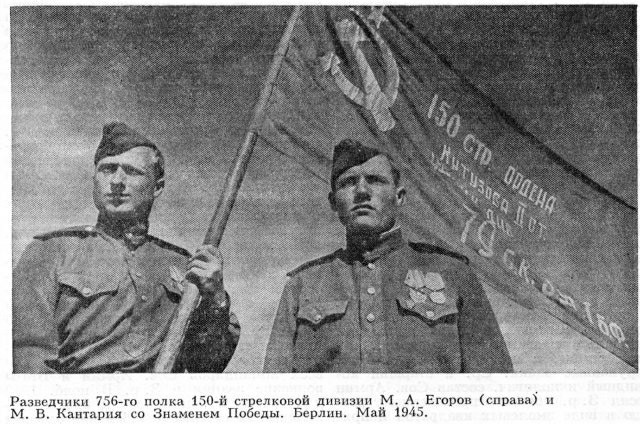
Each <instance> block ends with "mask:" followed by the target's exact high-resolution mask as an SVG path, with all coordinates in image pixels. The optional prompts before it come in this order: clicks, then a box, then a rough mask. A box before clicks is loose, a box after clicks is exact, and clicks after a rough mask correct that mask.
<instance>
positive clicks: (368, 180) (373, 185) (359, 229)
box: [329, 155, 405, 235]
mask: <svg viewBox="0 0 640 424" xmlns="http://www.w3.org/2000/svg"><path fill="white" fill-rule="evenodd" d="M404 199H405V189H404V187H401V186H396V184H395V182H394V181H393V173H392V171H391V164H390V163H389V159H387V157H386V156H383V155H378V156H374V157H373V158H371V159H369V160H368V161H366V162H364V163H363V164H361V165H357V166H354V167H351V168H349V169H347V170H346V171H345V172H343V173H342V174H340V176H338V178H337V179H336V182H335V190H334V191H333V192H331V193H330V194H329V202H330V203H331V209H333V210H334V211H335V212H337V213H338V217H339V218H340V222H342V224H343V225H344V226H345V227H346V229H347V233H348V234H356V233H361V234H365V235H367V234H379V233H382V232H384V231H387V230H390V229H391V228H392V227H393V226H394V224H395V222H396V217H397V216H398V212H399V208H400V206H402V205H403V204H404Z"/></svg>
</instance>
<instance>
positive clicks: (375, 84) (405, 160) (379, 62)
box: [258, 7, 638, 368]
mask: <svg viewBox="0 0 640 424" xmlns="http://www.w3.org/2000/svg"><path fill="white" fill-rule="evenodd" d="M398 15H400V14H398ZM398 15H396V14H394V13H393V11H392V10H391V11H390V10H384V11H383V9H381V8H366V9H365V8H352V9H348V8H324V7H322V8H320V7H318V8H315V7H308V8H305V9H304V10H303V12H302V14H301V16H300V18H299V19H298V21H297V22H296V25H295V28H294V32H293V37H292V39H291V41H290V43H289V47H288V49H287V52H286V56H285V58H284V61H283V65H282V68H281V69H280V72H279V74H278V77H277V79H276V82H275V84H274V86H273V90H272V94H271V97H270V99H269V102H268V106H267V110H266V120H265V121H264V124H263V125H262V127H261V128H259V129H258V130H259V134H260V136H261V137H262V138H263V139H264V140H265V141H267V142H268V143H269V144H271V145H272V146H273V147H274V148H276V149H277V150H279V151H280V152H282V153H283V154H285V155H286V156H288V157H290V158H291V159H292V160H295V161H297V162H299V163H301V164H303V165H304V166H305V167H306V168H307V169H308V170H309V171H310V172H313V173H314V174H315V175H317V176H319V177H320V178H324V179H325V180H328V175H329V165H330V158H331V152H332V148H333V145H334V144H335V143H336V142H338V141H339V140H341V139H343V138H347V137H349V138H353V139H360V140H364V141H368V142H370V143H376V144H377V145H379V146H380V147H381V148H382V149H384V150H386V151H387V152H389V154H390V155H391V156H392V157H393V158H394V161H395V162H396V163H397V165H398V166H399V168H400V169H401V170H402V172H403V176H404V183H405V186H407V188H408V192H409V195H410V200H409V202H408V205H407V207H406V208H405V212H404V214H403V225H404V226H405V228H408V229H410V230H411V231H412V232H413V233H414V234H415V235H416V236H419V237H421V238H427V239H431V238H434V237H435V238H437V239H439V240H441V241H443V242H444V243H446V244H447V245H448V246H449V247H450V248H451V249H453V250H456V251H459V252H461V253H463V254H465V255H466V256H468V257H469V259H470V260H471V264H472V266H473V267H474V268H475V269H476V271H477V272H478V274H479V275H480V276H481V277H482V278H483V280H484V281H485V282H486V283H487V284H490V285H491V286H493V287H495V288H496V289H498V290H499V291H500V292H502V293H504V294H505V295H507V296H508V297H510V298H511V299H513V300H515V301H517V302H518V303H520V304H522V305H525V306H527V307H530V308H533V307H535V308H541V309H543V310H545V311H547V312H549V313H551V314H552V315H553V316H555V317H557V318H559V319H560V320H562V321H563V322H565V323H567V324H568V325H570V326H571V327H572V328H574V329H576V330H577V331H579V332H580V333H582V334H584V335H585V336H587V337H589V338H590V339H592V340H594V341H595V342H597V343H598V344H600V345H601V346H603V347H605V348H606V349H607V350H609V351H611V352H612V353H614V354H615V355H617V356H618V357H620V358H622V359H623V360H624V361H626V362H627V363H629V364H631V365H633V366H635V367H636V368H637V358H638V355H637V352H638V350H637V333H638V330H637V256H636V252H637V231H636V221H637V214H636V210H635V209H634V208H632V207H630V206H628V205H627V204H625V203H624V202H623V201H622V200H620V199H619V198H617V197H615V196H614V195H612V194H611V193H609V192H608V191H607V190H606V189H604V188H602V187H601V186H599V185H598V184H597V183H596V182H594V181H593V180H592V179H590V178H589V177H588V176H587V175H584V174H583V173H582V172H580V170H578V169H576V168H575V167H573V166H572V165H571V164H570V162H568V161H566V160H565V159H563V158H562V157H560V156H559V155H557V154H555V153H554V152H553V151H552V150H550V149H549V148H547V147H546V146H545V145H544V144H543V143H541V142H540V141H539V140H537V139H536V138H535V137H533V136H532V135H531V134H529V133H527V132H526V131H525V130H523V129H522V127H520V126H519V125H518V123H517V122H515V121H514V120H513V119H512V118H511V117H510V115H509V114H508V113H507V112H505V111H504V110H502V109H500V107H499V106H498V105H496V104H494V103H493V102H492V101H491V99H489V98H487V97H486V96H484V95H483V94H482V93H481V92H480V91H478V90H477V89H476V88H475V87H473V86H472V85H471V84H470V83H469V82H468V81H467V80H466V79H465V78H464V76H462V75H460V74H459V73H457V72H456V71H455V70H454V69H452V68H451V67H450V66H449V65H448V63H447V62H446V59H445V58H443V57H441V56H440V55H439V54H438V53H437V52H436V51H434V49H433V48H432V46H431V44H430V43H429V42H428V40H425V39H423V38H421V37H420V36H419V35H417V34H416V33H415V32H414V31H412V29H411V28H412V27H413V25H416V23H415V22H411V20H410V16H409V17H407V16H403V17H402V18H400V17H399V16H398Z"/></svg>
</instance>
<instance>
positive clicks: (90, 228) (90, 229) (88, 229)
mask: <svg viewBox="0 0 640 424" xmlns="http://www.w3.org/2000/svg"><path fill="white" fill-rule="evenodd" d="M84 230H85V231H93V227H92V226H91V225H89V226H86V227H84Z"/></svg>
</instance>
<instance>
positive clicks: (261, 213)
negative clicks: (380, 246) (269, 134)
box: [11, 6, 637, 372]
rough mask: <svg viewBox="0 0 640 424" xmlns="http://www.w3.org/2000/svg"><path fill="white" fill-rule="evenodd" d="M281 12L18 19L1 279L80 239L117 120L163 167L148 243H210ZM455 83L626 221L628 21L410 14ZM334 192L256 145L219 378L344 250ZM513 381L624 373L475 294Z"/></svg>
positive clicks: (632, 44) (584, 346)
mask: <svg viewBox="0 0 640 424" xmlns="http://www.w3.org/2000/svg"><path fill="white" fill-rule="evenodd" d="M290 13H291V8H290V7H274V6H271V7H256V6H251V7H249V6H245V7H12V8H11V60H12V63H11V86H12V93H11V95H12V136H13V139H12V148H13V157H12V163H13V168H12V169H13V199H12V204H13V239H12V242H13V263H14V265H15V263H16V261H17V260H18V259H19V257H20V254H21V253H22V252H23V250H24V248H25V247H26V245H27V244H28V243H29V241H30V240H31V238H32V237H33V235H35V234H37V233H40V232H45V231H50V230H53V229H57V228H61V227H65V226H71V225H80V224H92V223H94V222H95V219H96V212H95V209H94V206H93V201H92V181H91V178H92V175H93V163H92V161H93V153H94V151H95V148H96V147H97V145H98V142H99V140H100V137H101V134H102V126H103V125H104V124H105V123H107V122H110V121H114V120H121V121H125V122H126V123H127V124H129V125H130V126H132V127H133V128H135V129H137V130H139V131H140V132H141V133H143V134H145V135H146V136H148V137H149V138H150V139H152V140H153V141H154V142H156V143H157V144H158V146H159V147H160V148H161V150H162V151H163V153H164V154H165V157H166V159H167V175H166V181H167V186H166V189H165V192H164V193H163V195H162V196H161V198H160V199H159V200H158V201H157V202H156V205H155V210H154V212H153V214H152V216H151V233H153V234H154V235H156V236H158V237H161V238H163V239H166V240H168V241H170V242H173V243H175V244H178V245H180V246H183V247H185V248H188V249H190V250H193V249H195V247H197V246H198V245H199V244H200V243H201V241H202V239H203V237H204V232H205V231H206V229H207V226H208V223H209V220H210V219H211V215H212V213H213V209H214V207H215V204H216V202H217V199H218V196H219V194H220V190H221V188H222V184H223V181H224V176H225V174H226V172H227V169H228V167H229V165H230V163H231V161H232V159H233V157H234V154H235V150H236V148H237V146H238V145H239V144H240V142H241V140H242V138H243V136H244V133H245V131H246V128H247V125H248V122H249V119H250V117H251V112H252V109H253V106H254V104H255V102H256V101H257V98H258V93H259V91H260V89H261V86H262V82H263V81H264V78H265V76H266V73H267V69H268V67H269V65H270V63H271V60H272V55H273V52H274V50H275V48H276V45H277V43H278V41H279V39H280V37H281V35H282V32H283V30H284V27H285V25H286V21H287V19H288V17H289V14H290ZM403 14H411V15H413V17H414V19H415V21H416V22H421V26H420V27H419V28H418V30H419V31H420V32H422V33H423V34H424V35H426V36H427V37H428V38H429V39H430V40H431V41H432V42H433V44H434V45H435V46H436V47H437V49H438V50H439V51H440V52H441V53H443V54H444V55H445V56H446V57H447V58H448V59H449V60H450V61H451V63H452V65H453V66H454V67H456V68H457V69H459V70H460V71H461V72H462V73H463V74H464V75H465V76H466V77H467V78H468V79H469V80H470V81H472V82H473V83H474V84H475V85H476V86H477V87H479V88H480V90H482V91H483V92H484V93H486V94H488V95H489V96H490V97H491V98H492V99H493V100H494V101H495V102H496V103H497V104H498V105H500V106H501V107H502V108H503V109H505V110H507V111H508V112H509V113H510V114H511V115H512V116H514V117H515V118H516V120H517V121H518V122H519V123H520V124H521V125H522V126H523V127H524V128H525V129H527V130H528V131H530V132H531V133H533V134H534V135H535V136H536V137H537V138H538V139H540V140H542V141H543V142H545V143H546V144H548V145H549V146H550V147H552V148H553V149H554V150H555V151H556V152H558V153H559V154H560V155H562V156H563V157H564V158H566V159H567V160H568V161H569V162H571V163H572V164H573V165H575V166H576V167H578V168H579V169H581V170H582V171H583V172H585V173H586V174H587V175H589V176H590V177H591V178H592V179H594V180H595V181H597V182H598V183H600V184H601V185H603V186H604V187H605V188H607V189H608V190H609V191H611V192H612V193H614V194H616V195H617V196H620V197H621V198H622V199H624V200H625V202H627V203H628V204H630V205H632V206H634V207H636V206H637V166H636V151H637V150H636V149H637V148H636V133H637V128H636V84H637V81H636V78H637V77H636V75H637V69H636V66H637V65H636V63H637V62H636V9H635V6H615V7H613V6H606V7H605V6H580V7H575V6H536V7H529V6H526V7H525V6H509V7H506V6H503V7H488V6H485V7H478V6H474V7H450V6H447V7H413V8H410V9H407V10H404V11H403ZM328 190H329V187H328V186H327V185H326V184H325V183H324V182H322V181H319V180H317V179H315V178H314V177H313V176H311V175H310V174H308V173H306V172H305V171H304V170H303V169H302V168H301V167H300V166H298V165H297V164H295V163H292V162H289V161H287V160H286V159H285V158H284V157H282V156H281V155H280V154H279V153H277V152H275V151H274V150H272V149H271V148H269V147H268V146H266V144H264V143H260V142H259V143H258V145H257V147H256V150H255V152H254V155H253V157H252V159H251V163H250V166H249V170H248V173H247V176H246V179H245V182H244V183H243V185H242V189H241V191H240V194H239V197H238V200H237V202H236V206H235V208H234V211H233V213H232V215H231V218H230V221H229V224H228V226H227V230H226V232H225V236H224V239H223V243H222V246H221V247H222V250H223V254H224V255H225V285H226V287H227V290H228V291H229V293H230V295H231V298H232V308H233V310H234V311H235V312H236V314H237V315H238V318H239V319H240V322H241V324H242V336H241V339H240V345H239V346H238V349H237V350H236V353H235V356H234V358H233V359H232V361H231V363H230V364H229V367H228V368H227V372H259V371H260V370H261V367H262V361H263V356H264V350H265V347H266V343H267V339H268V337H269V333H270V330H271V325H272V321H273V317H274V315H275V309H276V307H277V302H278V301H279V298H280V294H281V291H282V287H283V285H284V283H285V281H286V277H285V274H286V272H287V271H289V270H291V269H293V268H295V267H296V266H298V265H299V264H300V263H302V262H304V261H307V260H309V259H312V258H315V257H317V256H320V255H323V254H326V253H329V252H331V251H333V250H335V249H337V248H339V247H341V245H342V244H343V238H344V234H343V230H342V227H341V225H340V224H339V222H338V220H337V219H336V218H335V216H333V213H332V212H331V210H330V208H329V205H328V203H327V201H326V194H327V192H328ZM485 289H486V290H487V293H488V295H489V298H490V301H491V303H492V306H493V308H494V311H495V313H496V316H497V318H498V320H499V322H500V325H501V329H502V331H503V334H504V336H505V339H506V341H507V344H508V347H509V350H510V352H511V355H512V359H513V362H514V366H515V369H516V371H518V372H634V370H633V368H631V367H630V366H628V365H627V364H625V363H624V362H622V361H621V360H619V359H618V358H616V357H615V356H613V355H612V354H610V353H609V352H607V351H606V350H604V349H602V348H601V347H599V346H597V345H596V344H594V343H593V342H591V341H589V340H588V339H586V338H584V337H582V336H580V335H579V334H577V333H576V332H575V331H574V330H572V329H570V328H568V327H566V326H565V325H564V324H562V323H561V322H559V321H557V320H555V319H554V318H551V317H550V316H548V315H547V314H545V313H542V312H536V311H530V310H527V309H525V308H523V307H521V306H518V305H517V304H515V303H513V302H511V301H510V300H508V299H507V298H506V297H504V296H502V295H501V294H499V293H497V292H495V291H494V290H493V289H491V288H489V287H485Z"/></svg>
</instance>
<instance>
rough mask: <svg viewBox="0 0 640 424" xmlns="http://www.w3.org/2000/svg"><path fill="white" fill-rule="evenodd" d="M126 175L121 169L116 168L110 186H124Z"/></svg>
mask: <svg viewBox="0 0 640 424" xmlns="http://www.w3.org/2000/svg"><path fill="white" fill-rule="evenodd" d="M125 179H126V175H125V173H124V171H123V170H122V168H118V169H117V170H116V172H114V173H113V174H112V176H111V185H124V182H125Z"/></svg>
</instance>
